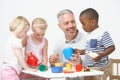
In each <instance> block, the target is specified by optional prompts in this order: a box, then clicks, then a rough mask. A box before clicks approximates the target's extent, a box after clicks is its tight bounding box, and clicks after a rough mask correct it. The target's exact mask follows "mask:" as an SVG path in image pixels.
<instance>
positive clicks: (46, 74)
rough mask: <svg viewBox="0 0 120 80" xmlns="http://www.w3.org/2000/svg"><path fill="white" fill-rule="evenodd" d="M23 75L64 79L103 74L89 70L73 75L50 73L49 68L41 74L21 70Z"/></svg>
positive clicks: (39, 72)
mask: <svg viewBox="0 0 120 80" xmlns="http://www.w3.org/2000/svg"><path fill="white" fill-rule="evenodd" d="M22 72H23V73H26V74H31V75H35V76H38V77H43V78H66V77H70V78H73V77H82V76H102V75H103V74H104V72H102V71H97V70H90V71H86V72H84V71H80V72H73V73H63V72H62V73H52V72H51V68H49V69H48V70H47V71H45V72H41V71H39V70H38V71H37V72H32V71H27V70H23V71H22Z"/></svg>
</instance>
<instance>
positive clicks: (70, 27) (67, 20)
mask: <svg viewBox="0 0 120 80" xmlns="http://www.w3.org/2000/svg"><path fill="white" fill-rule="evenodd" d="M57 18H58V26H59V28H60V29H61V30H62V31H63V32H64V36H63V37H62V38H61V39H59V40H58V41H57V42H56V44H55V47H54V54H52V55H50V58H49V62H50V64H51V65H52V66H54V64H55V63H56V62H62V63H66V62H70V63H72V64H73V66H74V65H76V64H81V63H82V62H81V58H80V56H79V54H74V55H73V58H72V59H71V60H66V59H65V58H64V55H63V53H62V51H63V49H64V48H65V47H72V48H74V49H75V48H78V49H84V48H85V44H84V43H85V40H84V39H85V38H84V37H85V35H84V34H82V33H80V32H79V31H78V30H77V27H76V21H75V18H74V14H73V12H72V11H71V10H68V9H65V10H62V11H60V12H59V13H58V14H57ZM75 79H76V80H77V78H74V80H75ZM78 79H79V78H78ZM70 80H71V79H70Z"/></svg>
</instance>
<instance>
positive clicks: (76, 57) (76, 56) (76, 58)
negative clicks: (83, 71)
mask: <svg viewBox="0 0 120 80" xmlns="http://www.w3.org/2000/svg"><path fill="white" fill-rule="evenodd" d="M70 62H71V63H73V64H75V65H76V64H82V60H81V57H80V56H79V54H73V58H72V59H71V60H70Z"/></svg>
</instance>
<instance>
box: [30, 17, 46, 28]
mask: <svg viewBox="0 0 120 80" xmlns="http://www.w3.org/2000/svg"><path fill="white" fill-rule="evenodd" d="M34 24H37V25H36V26H37V28H38V29H40V30H46V29H47V22H46V21H45V20H44V19H43V18H35V19H34V20H33V21H32V28H33V26H34Z"/></svg>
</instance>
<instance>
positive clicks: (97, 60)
mask: <svg viewBox="0 0 120 80" xmlns="http://www.w3.org/2000/svg"><path fill="white" fill-rule="evenodd" d="M96 54H97V55H98V56H97V57H95V58H93V60H94V61H96V62H99V61H100V59H101V58H102V56H101V54H102V53H96Z"/></svg>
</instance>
